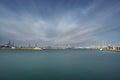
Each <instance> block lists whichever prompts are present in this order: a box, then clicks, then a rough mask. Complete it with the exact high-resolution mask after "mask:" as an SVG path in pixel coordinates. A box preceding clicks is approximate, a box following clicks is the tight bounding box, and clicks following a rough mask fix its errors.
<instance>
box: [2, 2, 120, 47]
mask: <svg viewBox="0 0 120 80" xmlns="http://www.w3.org/2000/svg"><path fill="white" fill-rule="evenodd" d="M119 5H120V1H119V0H114V1H113V0H105V1H104V0H0V44H5V43H6V42H8V40H11V41H15V42H16V43H17V44H18V45H19V44H20V45H21V43H22V44H29V43H37V44H39V45H46V44H48V45H57V44H71V45H86V44H94V43H98V42H99V43H100V42H102V41H103V40H104V41H106V42H109V41H114V42H118V41H120V37H119V34H120V24H119V21H120V8H119Z"/></svg>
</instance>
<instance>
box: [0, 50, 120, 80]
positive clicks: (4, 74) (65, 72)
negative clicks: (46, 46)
mask: <svg viewBox="0 0 120 80" xmlns="http://www.w3.org/2000/svg"><path fill="white" fill-rule="evenodd" d="M0 80H120V52H110V51H99V50H84V49H83V50H81V49H66V50H41V51H39V50H36V51H35V50H0Z"/></svg>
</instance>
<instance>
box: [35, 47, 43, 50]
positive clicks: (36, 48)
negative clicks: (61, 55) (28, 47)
mask: <svg viewBox="0 0 120 80" xmlns="http://www.w3.org/2000/svg"><path fill="white" fill-rule="evenodd" d="M33 49H34V50H42V48H39V47H35V48H33Z"/></svg>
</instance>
